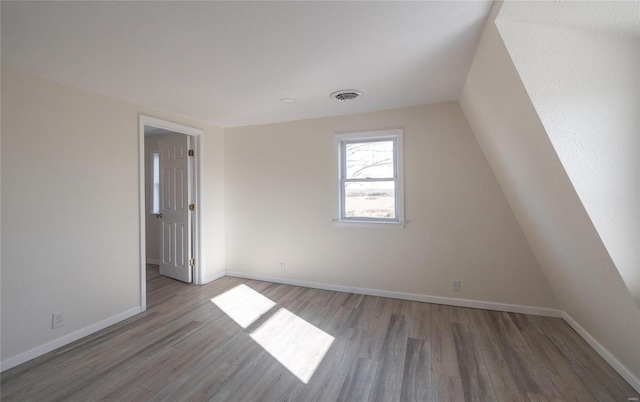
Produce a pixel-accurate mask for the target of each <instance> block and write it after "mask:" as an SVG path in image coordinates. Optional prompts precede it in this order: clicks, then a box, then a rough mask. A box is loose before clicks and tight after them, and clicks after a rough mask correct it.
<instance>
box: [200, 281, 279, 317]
mask: <svg viewBox="0 0 640 402" xmlns="http://www.w3.org/2000/svg"><path fill="white" fill-rule="evenodd" d="M211 301H212V302H213V304H215V305H216V306H218V308H220V310H222V311H223V312H224V313H225V314H226V315H228V316H229V317H230V318H231V319H232V320H233V321H235V322H236V323H237V324H238V325H240V326H241V327H242V328H247V327H249V325H251V324H252V323H253V322H254V321H255V320H257V319H258V318H260V316H262V315H263V314H264V313H266V312H267V311H269V310H270V309H271V308H272V307H273V306H275V305H276V304H275V303H274V302H273V301H271V300H269V299H268V298H266V297H264V296H263V295H261V294H260V293H258V292H256V291H255V290H253V289H251V288H250V287H249V286H247V285H244V284H242V285H238V286H236V287H235V288H233V289H230V290H227V291H226V292H224V293H222V294H220V295H218V296H216V297H214V298H213V299H211Z"/></svg>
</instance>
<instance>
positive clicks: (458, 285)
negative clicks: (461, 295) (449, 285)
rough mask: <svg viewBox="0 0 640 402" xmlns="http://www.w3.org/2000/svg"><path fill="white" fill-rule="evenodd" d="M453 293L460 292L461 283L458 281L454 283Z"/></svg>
mask: <svg viewBox="0 0 640 402" xmlns="http://www.w3.org/2000/svg"><path fill="white" fill-rule="evenodd" d="M453 291H454V292H459V291H460V281H458V280H455V281H453Z"/></svg>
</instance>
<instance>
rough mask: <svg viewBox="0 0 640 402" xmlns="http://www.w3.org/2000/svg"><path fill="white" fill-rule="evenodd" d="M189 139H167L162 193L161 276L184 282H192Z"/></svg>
mask: <svg viewBox="0 0 640 402" xmlns="http://www.w3.org/2000/svg"><path fill="white" fill-rule="evenodd" d="M189 140H190V138H189V136H187V135H175V136H171V137H168V138H167V139H163V140H161V141H160V142H159V146H160V155H161V157H160V171H161V172H162V175H161V178H162V180H161V181H160V193H161V194H162V197H161V199H162V202H161V212H162V218H161V219H162V223H161V225H162V230H161V232H160V233H161V236H160V249H161V252H160V255H161V256H162V259H161V260H160V274H161V275H165V276H168V277H171V278H174V279H178V280H181V281H184V282H191V281H192V272H191V271H192V269H191V266H190V265H189V259H190V258H191V219H190V218H191V217H190V215H189V214H190V211H189V200H190V194H191V189H190V183H191V181H190V180H189V174H190V171H189V170H190V166H189V163H188V156H187V155H188V149H189Z"/></svg>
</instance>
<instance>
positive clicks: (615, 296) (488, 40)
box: [460, 19, 640, 387]
mask: <svg viewBox="0 0 640 402" xmlns="http://www.w3.org/2000/svg"><path fill="white" fill-rule="evenodd" d="M493 21H494V19H490V20H489V22H487V26H486V28H485V31H484V33H483V36H482V39H481V40H480V45H479V47H478V50H477V52H476V56H475V59H474V62H473V65H472V67H471V71H470V72H469V76H468V77H467V81H466V83H465V86H464V90H463V92H462V95H461V97H460V104H461V106H462V108H463V110H464V113H465V115H466V117H467V119H468V121H469V123H470V125H471V127H472V129H473V131H474V133H475V136H476V138H477V139H478V142H479V144H480V146H481V148H482V150H483V152H484V154H485V156H486V157H487V159H488V161H489V163H490V165H491V167H492V169H493V171H494V172H495V175H496V177H497V179H498V182H499V183H500V186H501V188H502V189H503V191H504V194H505V196H506V198H507V200H508V201H509V204H510V205H511V208H512V210H513V212H514V214H515V216H516V218H517V219H518V222H519V223H520V226H521V228H522V230H523V231H524V233H525V235H526V237H527V239H528V241H529V244H530V245H531V247H532V249H533V251H534V253H535V255H536V257H537V259H538V261H539V263H540V267H541V268H542V271H543V272H544V274H545V276H546V278H547V280H548V283H549V285H550V286H551V287H552V289H553V293H554V294H555V296H556V298H557V300H558V302H559V303H560V308H561V309H563V310H564V311H565V312H566V313H567V314H568V315H569V316H570V317H571V318H573V320H575V322H577V323H578V325H580V326H581V327H582V328H583V329H584V330H586V331H587V332H588V334H590V335H591V336H592V337H593V339H594V340H595V341H596V342H598V343H599V344H600V345H601V346H602V347H603V348H604V350H605V352H606V353H609V356H610V357H612V358H613V359H611V358H610V359H609V362H610V363H613V364H614V365H615V366H616V369H618V370H619V372H620V373H621V374H623V375H624V376H625V378H626V379H627V381H629V382H630V383H632V385H634V386H636V387H637V386H638V384H640V382H638V380H637V379H638V378H640V347H639V345H640V312H639V310H638V308H637V306H636V305H635V303H634V300H633V298H632V297H631V294H630V292H629V291H628V289H627V288H626V286H625V284H624V282H623V281H622V278H621V277H620V275H619V273H618V271H617V269H616V267H615V265H614V263H613V261H612V260H611V257H610V256H609V253H608V252H607V250H606V248H605V246H604V244H603V243H602V241H601V239H600V237H599V236H598V233H597V231H596V228H595V227H594V225H593V223H592V222H591V220H590V219H589V215H588V214H587V212H586V210H585V209H584V207H583V205H582V203H581V202H580V199H579V197H578V194H577V193H576V191H575V189H574V187H573V185H572V183H571V181H570V180H569V177H568V175H567V173H566V171H565V170H564V168H563V165H562V163H561V162H560V160H559V158H558V155H557V154H556V152H555V150H554V148H553V144H552V143H551V141H550V140H549V137H548V136H547V133H546V132H545V129H544V127H543V125H542V123H541V121H540V119H539V117H538V115H537V113H536V111H535V108H534V107H533V104H532V103H531V100H530V98H529V96H528V94H527V92H526V90H525V87H524V86H523V84H522V81H521V80H520V77H519V75H518V72H517V71H516V69H515V67H514V65H513V63H512V61H511V58H510V56H509V53H508V51H507V49H506V47H505V46H504V43H503V41H502V39H501V37H500V34H499V32H498V30H497V28H496V26H495V24H494V23H493ZM601 352H602V350H601ZM614 360H615V361H614ZM616 362H618V363H620V364H617V365H616ZM634 380H635V384H634Z"/></svg>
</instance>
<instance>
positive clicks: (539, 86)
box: [496, 2, 640, 306]
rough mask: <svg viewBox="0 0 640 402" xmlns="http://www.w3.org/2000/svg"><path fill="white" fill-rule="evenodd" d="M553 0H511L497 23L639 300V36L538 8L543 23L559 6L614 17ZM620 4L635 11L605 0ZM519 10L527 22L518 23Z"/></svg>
mask: <svg viewBox="0 0 640 402" xmlns="http://www.w3.org/2000/svg"><path fill="white" fill-rule="evenodd" d="M558 4H562V5H563V8H562V9H561V10H555V9H556V8H557V7H558ZM558 4H555V3H551V4H550V5H549V6H547V5H545V4H544V3H541V4H539V7H538V8H535V9H531V8H530V5H527V6H526V7H524V10H522V11H521V9H522V7H521V5H519V4H517V3H513V2H507V3H506V4H505V5H504V6H503V7H502V11H501V12H500V15H499V17H498V19H497V20H496V25H497V27H498V30H499V32H500V34H501V37H502V39H503V41H504V42H505V46H506V48H507V50H508V51H509V55H510V56H511V59H512V60H513V63H514V65H515V67H516V70H517V71H518V74H519V75H520V78H521V79H522V83H523V84H524V87H525V89H526V90H527V93H528V94H529V96H530V98H531V101H532V104H533V106H534V107H535V109H536V111H537V113H538V116H540V121H541V122H542V125H543V126H544V128H545V130H546V132H547V135H548V136H549V139H550V140H551V143H552V145H553V147H554V149H555V151H556V153H557V154H558V157H559V158H560V162H562V165H563V167H564V169H565V170H566V172H567V174H568V175H569V179H570V180H571V183H572V184H573V186H574V188H575V190H576V192H577V193H578V196H579V197H580V201H581V202H582V204H583V205H584V207H585V209H586V211H587V213H588V214H589V217H590V218H591V220H592V221H593V224H594V226H595V228H596V229H597V231H598V234H599V235H600V237H601V239H602V241H603V243H604V245H605V247H606V248H607V251H608V252H609V254H610V255H611V258H612V260H613V262H614V263H615V265H616V267H617V268H618V271H619V272H620V274H621V275H622V278H623V280H624V281H625V283H626V284H627V287H628V288H629V290H630V291H631V293H632V294H633V295H634V299H635V301H636V304H638V306H640V120H639V119H640V113H639V111H640V37H638V36H626V35H622V34H616V33H614V32H610V31H605V30H592V29H582V28H568V27H563V26H553V25H549V24H540V23H533V22H532V21H535V18H536V15H538V14H541V16H540V18H541V19H542V21H543V22H546V19H547V18H548V16H547V14H548V13H547V12H544V11H546V10H547V9H549V8H551V9H552V11H554V12H553V15H554V18H558V16H559V15H561V12H564V13H567V14H568V15H570V16H573V15H576V14H578V15H580V14H585V15H592V16H595V15H598V14H597V13H598V12H600V17H599V19H600V20H606V19H607V18H613V17H612V15H613V16H616V13H615V12H610V13H604V12H603V11H604V10H602V9H603V4H599V3H592V2H560V3H558ZM620 4H622V6H623V7H622V8H621V10H620V11H621V12H622V11H625V12H624V13H623V14H622V16H621V18H622V19H626V18H628V16H629V15H633V14H635V15H636V18H639V17H638V16H639V15H640V10H639V9H638V8H639V7H640V6H639V3H638V2H627V3H611V2H610V3H608V4H607V5H606V7H607V9H609V10H613V11H615V10H618V8H620ZM629 7H631V9H629V10H627V8H629ZM634 7H635V10H634ZM583 10H584V11H583ZM589 10H591V13H589ZM523 13H524V14H525V15H526V16H527V20H528V21H529V23H526V24H523V23H521V22H519V20H520V19H521V15H522V14H523ZM639 19H640V18H639ZM638 32H640V28H639V29H638ZM625 33H626V31H625Z"/></svg>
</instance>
